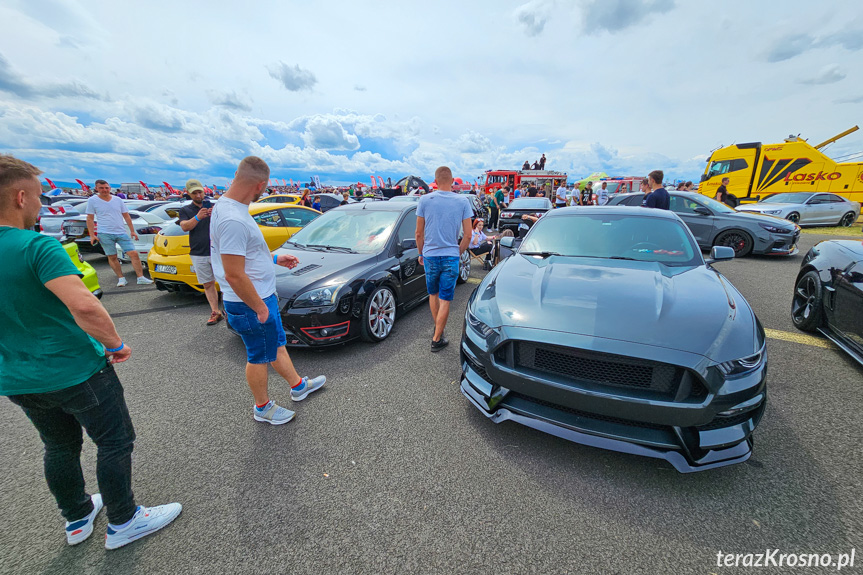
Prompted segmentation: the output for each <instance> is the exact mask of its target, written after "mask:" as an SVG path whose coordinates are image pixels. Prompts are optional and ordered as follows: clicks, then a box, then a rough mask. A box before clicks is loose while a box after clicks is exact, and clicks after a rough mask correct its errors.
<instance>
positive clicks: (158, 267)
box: [156, 264, 177, 275]
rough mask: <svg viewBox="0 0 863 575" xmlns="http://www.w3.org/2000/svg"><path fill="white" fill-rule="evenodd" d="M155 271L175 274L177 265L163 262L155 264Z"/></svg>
mask: <svg viewBox="0 0 863 575" xmlns="http://www.w3.org/2000/svg"><path fill="white" fill-rule="evenodd" d="M156 271H157V272H162V273H163V274H175V275H176V273H177V266H166V265H163V264H156Z"/></svg>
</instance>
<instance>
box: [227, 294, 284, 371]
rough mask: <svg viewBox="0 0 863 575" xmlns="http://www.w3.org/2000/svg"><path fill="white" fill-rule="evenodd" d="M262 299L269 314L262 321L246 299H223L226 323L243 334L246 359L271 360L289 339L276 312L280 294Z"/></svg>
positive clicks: (261, 361) (272, 360)
mask: <svg viewBox="0 0 863 575" xmlns="http://www.w3.org/2000/svg"><path fill="white" fill-rule="evenodd" d="M264 303H265V304H267V309H269V310H270V316H269V317H268V318H267V321H265V322H264V323H261V322H260V321H258V314H256V313H255V311H254V310H253V309H252V308H250V307H249V306H247V305H246V304H245V303H243V302H241V301H239V302H237V301H226V302H225V314H226V315H227V316H228V325H230V326H231V329H233V330H234V331H235V332H237V333H238V334H240V337H241V338H243V344H244V345H245V346H246V360H247V361H248V362H249V363H256V364H257V363H273V362H274V361H276V353H277V352H278V351H279V348H280V347H284V346H285V344H286V343H288V338H287V337H285V327H284V326H283V325H282V318H281V314H280V312H279V298H278V297H276V294H273V295H271V296H269V297H266V298H264Z"/></svg>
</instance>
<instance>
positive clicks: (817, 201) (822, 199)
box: [806, 194, 830, 206]
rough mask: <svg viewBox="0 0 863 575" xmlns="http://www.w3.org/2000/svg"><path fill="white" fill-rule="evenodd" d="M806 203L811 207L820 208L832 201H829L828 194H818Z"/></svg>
mask: <svg viewBox="0 0 863 575" xmlns="http://www.w3.org/2000/svg"><path fill="white" fill-rule="evenodd" d="M806 203H807V204H809V205H811V206H818V205H821V204H828V203H830V200H829V199H827V194H818V195H815V196H812V197H811V198H809V201H808V202H806Z"/></svg>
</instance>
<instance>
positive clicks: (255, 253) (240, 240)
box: [210, 156, 327, 425]
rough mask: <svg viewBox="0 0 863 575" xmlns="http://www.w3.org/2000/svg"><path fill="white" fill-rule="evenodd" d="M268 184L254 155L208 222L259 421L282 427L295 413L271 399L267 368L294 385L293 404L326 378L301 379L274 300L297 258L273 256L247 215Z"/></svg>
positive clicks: (213, 260)
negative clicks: (280, 279)
mask: <svg viewBox="0 0 863 575" xmlns="http://www.w3.org/2000/svg"><path fill="white" fill-rule="evenodd" d="M269 179H270V168H269V166H267V163H266V162H264V160H262V159H261V158H258V157H256V156H249V157H248V158H244V159H243V160H242V161H241V162H240V166H239V167H238V168H237V172H236V174H235V176H234V181H233V182H232V183H231V187H230V188H229V189H228V191H227V192H225V194H224V195H223V196H222V198H221V199H220V200H219V201H218V202H217V203H216V206H215V207H214V208H213V213H212V215H211V218H212V219H211V221H210V253H211V263H212V264H213V273H214V274H215V276H216V281H218V282H219V286H220V287H221V288H222V296H223V301H224V305H225V313H226V314H227V316H228V325H229V326H231V328H232V329H233V330H234V331H235V332H237V333H238V334H239V335H240V337H241V338H242V339H243V344H244V345H245V346H246V382H247V383H248V384H249V389H250V390H251V391H252V395H253V396H254V399H255V405H254V407H253V408H252V416H253V417H254V419H255V421H263V422H266V423H270V424H272V425H281V424H284V423H287V422H289V421H291V420H292V419H293V418H294V415H295V414H294V412H293V411H291V410H289V409H285V408H284V407H280V406H279V405H277V404H276V402H275V401H273V400H272V399H271V398H270V395H269V388H268V383H267V379H268V374H267V365H271V366H273V369H275V370H276V372H277V373H278V374H279V375H281V376H282V377H283V378H284V379H285V380H286V381H287V382H288V384H289V385H290V386H291V399H292V400H293V401H302V400H303V399H305V398H306V396H308V395H309V394H310V393H312V392H314V391H317V390H319V389H320V388H321V387H323V385H324V383H325V382H326V380H327V378H326V377H324V376H322V375H321V376H318V377H315V378H309V377H300V375H299V374H298V373H297V370H296V369H294V364H293V362H292V361H291V357H290V356H289V355H288V350H287V349H285V344H286V343H287V338H286V337H285V329H284V326H283V325H282V318H281V310H280V309H279V298H278V296H277V295H276V269H275V266H277V265H278V266H283V267H286V268H288V269H293V268H295V267H296V266H297V264H298V263H299V260H297V258H295V257H294V256H289V255H278V256H277V255H273V254H272V253H270V248H269V247H268V246H267V242H266V241H265V240H264V235H263V234H262V233H261V229H260V228H259V227H258V225H257V224H256V223H255V220H253V219H252V216H251V215H249V204H251V203H252V202H255V201H257V200H258V199H259V198H260V197H261V194H262V193H263V192H264V190H266V189H267V181H268V180H269Z"/></svg>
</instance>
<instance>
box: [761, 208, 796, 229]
mask: <svg viewBox="0 0 863 575" xmlns="http://www.w3.org/2000/svg"><path fill="white" fill-rule="evenodd" d="M767 213H769V212H767ZM758 225H759V226H761V227H762V228H764V229H765V230H767V231H768V232H770V233H771V234H790V233H791V232H793V231H794V229H793V228H792V229H790V230H789V229H788V228H782V227H779V226H771V225H770V224H761V223H759V224H758Z"/></svg>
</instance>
